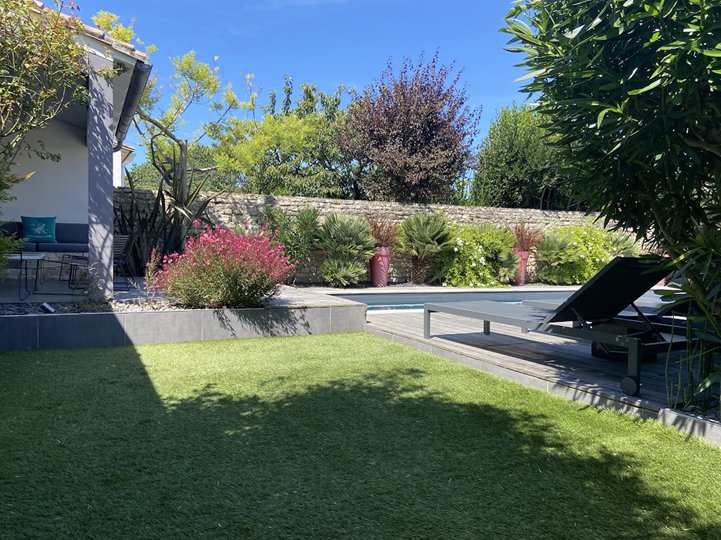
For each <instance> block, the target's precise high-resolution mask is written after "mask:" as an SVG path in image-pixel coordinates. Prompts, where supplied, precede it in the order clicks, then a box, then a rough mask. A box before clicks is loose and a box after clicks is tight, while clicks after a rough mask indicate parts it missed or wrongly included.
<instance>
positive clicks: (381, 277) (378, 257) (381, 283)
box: [371, 247, 391, 287]
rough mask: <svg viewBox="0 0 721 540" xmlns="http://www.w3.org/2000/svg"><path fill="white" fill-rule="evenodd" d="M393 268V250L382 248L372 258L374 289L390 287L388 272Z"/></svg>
mask: <svg viewBox="0 0 721 540" xmlns="http://www.w3.org/2000/svg"><path fill="white" fill-rule="evenodd" d="M390 266H391V248H389V247H380V248H378V252H377V253H376V254H375V255H374V256H373V257H371V283H372V284H373V286H374V287H385V286H386V285H388V270H389V269H390Z"/></svg>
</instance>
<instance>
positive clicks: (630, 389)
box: [621, 377, 641, 396]
mask: <svg viewBox="0 0 721 540" xmlns="http://www.w3.org/2000/svg"><path fill="white" fill-rule="evenodd" d="M640 388H641V385H640V384H639V382H638V381H637V380H636V379H634V378H633V377H624V378H623V379H621V390H623V393H624V394H628V395H629V396H635V395H637V394H638V391H639V389H640Z"/></svg>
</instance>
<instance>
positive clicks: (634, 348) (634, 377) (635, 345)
mask: <svg viewBox="0 0 721 540" xmlns="http://www.w3.org/2000/svg"><path fill="white" fill-rule="evenodd" d="M641 346H642V345H641V341H640V340H638V339H633V340H630V341H629V343H628V375H627V376H626V377H624V378H623V379H621V390H623V392H624V393H625V394H628V395H630V396H636V395H638V392H639V390H640V389H641Z"/></svg>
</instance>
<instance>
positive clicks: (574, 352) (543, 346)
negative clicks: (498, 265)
mask: <svg viewBox="0 0 721 540" xmlns="http://www.w3.org/2000/svg"><path fill="white" fill-rule="evenodd" d="M367 319H368V325H367V329H368V331H370V332H372V333H374V334H377V335H381V336H384V337H387V338H390V339H393V340H394V341H398V342H401V343H405V344H408V345H411V346H413V347H416V348H418V349H421V350H424V351H427V352H431V353H433V354H437V355H439V356H444V357H446V358H450V359H453V360H456V361H458V362H462V363H464V364H467V365H469V366H472V367H475V368H477V369H480V370H482V371H487V372H489V373H493V374H496V375H499V376H501V377H505V378H509V379H512V380H514V381H517V382H520V383H522V384H525V385H528V386H532V387H534V388H538V389H541V390H544V391H546V392H551V393H554V394H558V395H561V396H563V397H566V398H570V399H574V400H577V401H581V402H584V403H587V404H591V405H598V406H607V407H612V408H616V409H620V410H624V411H626V412H631V413H634V414H639V415H641V416H646V417H656V416H657V414H658V412H659V410H660V409H663V408H665V407H668V398H667V388H666V359H665V355H663V354H661V355H659V357H658V359H657V361H655V362H644V363H643V367H642V375H641V392H640V395H639V396H637V397H632V396H627V395H625V394H624V393H623V392H622V391H621V389H620V381H621V378H622V377H623V376H624V375H625V374H626V362H625V361H616V360H604V359H600V358H594V357H592V356H591V352H590V348H591V346H590V343H587V342H577V341H573V340H570V339H565V338H560V337H556V336H549V335H545V334H538V333H529V334H524V333H522V332H521V330H520V329H518V328H514V327H510V326H505V325H501V324H494V325H492V327H491V335H484V334H483V323H482V322H481V321H475V320H472V319H467V318H463V317H458V316H454V315H447V314H444V313H434V314H433V316H432V322H431V339H423V312H422V311H405V312H404V311H369V312H368V317H367Z"/></svg>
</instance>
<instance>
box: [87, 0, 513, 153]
mask: <svg viewBox="0 0 721 540" xmlns="http://www.w3.org/2000/svg"><path fill="white" fill-rule="evenodd" d="M76 1H77V4H78V6H79V8H80V16H81V17H82V18H83V20H84V21H85V22H90V17H91V16H92V15H93V14H94V13H96V12H97V11H98V10H101V9H104V10H107V11H112V12H114V13H117V14H118V15H120V16H121V19H122V22H124V23H127V22H128V21H129V20H130V19H132V18H134V19H135V30H136V33H137V34H138V35H139V36H140V37H141V38H142V39H143V40H144V41H145V42H147V43H154V44H155V45H157V46H158V51H157V52H156V53H155V54H154V55H153V56H152V59H151V62H152V63H153V64H154V66H155V67H154V71H155V74H156V75H158V76H159V77H160V80H161V82H162V81H163V80H167V77H168V75H169V74H170V73H171V68H170V64H169V62H168V58H170V57H173V56H178V55H181V54H184V53H186V52H187V51H189V50H191V49H194V50H195V51H196V53H197V55H198V59H199V60H201V61H206V62H212V60H213V57H214V56H216V55H217V56H218V57H219V60H218V62H217V64H218V65H219V66H220V68H221V74H222V76H223V79H224V81H230V82H232V83H233V85H234V87H235V88H236V91H238V92H239V94H241V95H242V94H243V93H244V92H241V91H244V85H245V83H244V76H245V74H247V73H252V74H254V75H255V84H256V86H257V87H259V89H260V90H261V96H260V101H263V100H264V98H265V95H267V91H268V90H271V89H280V88H281V87H282V83H283V77H284V75H291V76H292V77H293V80H294V83H295V85H296V88H297V87H299V85H300V84H301V83H304V82H307V83H312V84H316V85H317V86H319V88H320V89H321V90H324V91H333V90H334V89H335V88H336V87H337V86H338V85H339V84H343V85H346V86H352V87H355V88H356V89H358V90H360V89H362V88H363V87H364V86H365V85H366V84H368V83H369V82H371V81H372V80H373V79H375V78H376V77H378V75H379V74H380V73H381V71H383V69H384V68H385V66H386V63H387V60H388V58H389V57H390V58H392V59H393V60H394V61H395V62H396V63H397V64H399V63H400V61H401V60H402V58H403V57H405V56H410V57H412V58H416V57H417V56H418V55H419V54H420V53H421V52H424V51H425V53H426V55H427V56H429V55H432V54H433V52H434V51H436V50H438V51H439V53H440V58H441V61H442V62H443V63H445V64H448V63H450V62H451V61H454V60H455V61H456V64H457V66H458V67H459V68H462V69H463V76H462V82H463V84H465V85H466V86H467V89H468V93H469V96H470V104H471V106H473V107H483V113H482V115H481V121H480V126H479V136H478V138H477V141H478V142H480V141H481V139H482V136H483V135H484V134H485V133H486V131H487V129H488V124H489V123H490V122H491V120H492V119H493V117H494V116H495V111H496V110H497V109H498V108H499V107H501V106H503V105H509V104H511V103H512V102H513V101H514V100H515V101H519V102H520V101H523V100H524V99H525V96H524V94H521V93H519V92H518V88H519V84H518V83H514V82H513V81H514V79H516V78H518V77H519V76H521V75H522V74H523V72H522V71H521V70H520V69H519V68H514V67H513V65H514V64H515V63H517V62H518V61H519V60H520V57H519V56H517V55H513V54H511V53H508V52H506V51H504V50H503V48H504V46H505V45H506V42H507V34H503V33H500V32H499V31H498V29H499V28H500V27H501V26H503V17H504V15H505V14H506V12H507V11H508V9H509V8H510V6H511V1H510V0H446V1H441V0H436V1H433V0H235V1H232V0H122V1H110V0H76ZM203 116H204V111H200V110H196V111H194V112H193V114H192V116H191V117H190V118H189V119H190V126H191V127H197V125H198V123H199V122H201V121H202V119H203Z"/></svg>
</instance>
